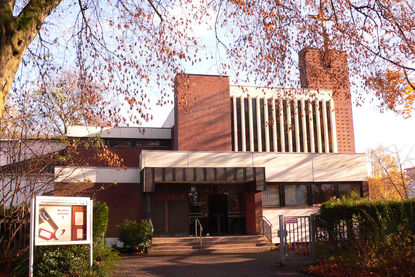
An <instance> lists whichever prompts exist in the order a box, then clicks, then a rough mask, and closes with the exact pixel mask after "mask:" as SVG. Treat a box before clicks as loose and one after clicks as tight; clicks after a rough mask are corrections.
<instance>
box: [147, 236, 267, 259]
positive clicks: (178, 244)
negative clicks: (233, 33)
mask: <svg viewBox="0 0 415 277" xmlns="http://www.w3.org/2000/svg"><path fill="white" fill-rule="evenodd" d="M202 240H203V243H202V248H200V240H199V238H195V237H153V244H152V246H151V247H150V248H149V249H148V254H149V255H151V256H163V255H191V254H210V253H257V252H266V251H270V250H271V249H272V244H271V243H270V242H269V240H268V239H267V238H266V237H264V236H258V235H252V236H248V235H246V236H209V237H207V236H206V237H203V239H202Z"/></svg>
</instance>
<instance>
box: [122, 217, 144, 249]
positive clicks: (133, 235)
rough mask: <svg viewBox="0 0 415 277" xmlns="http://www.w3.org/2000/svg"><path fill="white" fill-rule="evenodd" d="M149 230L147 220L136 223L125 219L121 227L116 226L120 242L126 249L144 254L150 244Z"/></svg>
mask: <svg viewBox="0 0 415 277" xmlns="http://www.w3.org/2000/svg"><path fill="white" fill-rule="evenodd" d="M151 229H152V228H151V223H150V221H149V220H142V221H140V222H137V221H132V220H128V219H126V220H125V221H124V223H123V224H122V225H121V226H118V231H119V234H120V241H121V242H122V243H123V245H124V248H126V249H129V250H132V251H142V252H144V251H146V250H147V247H149V246H150V243H151V238H152V234H151Z"/></svg>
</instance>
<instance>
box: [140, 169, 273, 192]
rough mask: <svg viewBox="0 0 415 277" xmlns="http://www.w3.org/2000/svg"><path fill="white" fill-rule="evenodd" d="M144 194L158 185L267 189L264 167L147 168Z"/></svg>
mask: <svg viewBox="0 0 415 277" xmlns="http://www.w3.org/2000/svg"><path fill="white" fill-rule="evenodd" d="M140 179H141V185H142V186H143V192H153V191H155V189H156V183H174V182H180V183H194V182H196V183H214V182H216V183H217V182H220V183H253V184H255V189H256V191H263V190H264V189H265V168H264V167H190V168H189V167H187V168H185V167H146V168H144V169H143V170H142V171H141V178H140Z"/></svg>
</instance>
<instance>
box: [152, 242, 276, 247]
mask: <svg viewBox="0 0 415 277" xmlns="http://www.w3.org/2000/svg"><path fill="white" fill-rule="evenodd" d="M261 246H268V247H269V246H270V244H269V243H226V244H205V243H204V242H203V248H206V249H207V248H247V247H261ZM199 247H200V243H197V244H193V245H159V244H156V245H154V244H153V245H152V249H177V248H179V249H199Z"/></svg>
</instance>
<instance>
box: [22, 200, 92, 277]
mask: <svg viewBox="0 0 415 277" xmlns="http://www.w3.org/2000/svg"><path fill="white" fill-rule="evenodd" d="M92 204H93V201H92V200H91V199H90V198H88V197H54V196H36V197H35V198H33V199H32V201H31V210H30V249H29V276H30V277H32V276H33V262H34V249H35V246H47V245H71V244H89V245H90V251H89V255H90V257H89V264H90V266H92V261H93V239H92V231H93V230H92V219H93V218H92V214H93V205H92Z"/></svg>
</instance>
